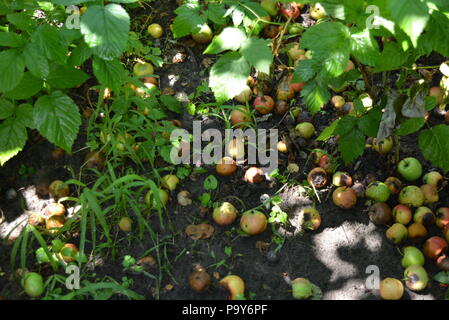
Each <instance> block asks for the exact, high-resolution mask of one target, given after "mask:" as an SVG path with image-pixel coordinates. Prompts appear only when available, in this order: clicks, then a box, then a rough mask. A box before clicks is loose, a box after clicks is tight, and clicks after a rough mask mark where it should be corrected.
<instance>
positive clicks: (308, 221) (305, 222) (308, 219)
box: [302, 208, 321, 231]
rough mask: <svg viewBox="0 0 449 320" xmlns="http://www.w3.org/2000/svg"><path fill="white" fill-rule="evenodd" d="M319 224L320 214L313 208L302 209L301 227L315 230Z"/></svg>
mask: <svg viewBox="0 0 449 320" xmlns="http://www.w3.org/2000/svg"><path fill="white" fill-rule="evenodd" d="M320 225H321V215H320V213H319V212H318V210H316V209H315V208H305V209H304V210H303V219H302V227H303V228H304V229H307V230H312V231H313V230H316V229H318V228H319V227H320Z"/></svg>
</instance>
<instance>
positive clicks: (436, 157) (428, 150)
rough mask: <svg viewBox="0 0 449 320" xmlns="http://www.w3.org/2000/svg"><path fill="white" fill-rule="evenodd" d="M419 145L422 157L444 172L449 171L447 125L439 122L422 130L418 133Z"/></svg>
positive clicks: (448, 131) (448, 135)
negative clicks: (430, 127)
mask: <svg viewBox="0 0 449 320" xmlns="http://www.w3.org/2000/svg"><path fill="white" fill-rule="evenodd" d="M419 147H420V149H421V152H422V154H423V155H424V157H425V158H426V159H427V160H429V161H430V162H431V163H432V164H433V165H434V166H437V167H439V168H441V169H442V170H443V171H444V172H445V173H446V172H448V171H449V157H448V150H449V126H448V125H444V124H440V125H437V126H435V127H433V128H432V129H427V130H423V131H422V132H421V133H420V135H419Z"/></svg>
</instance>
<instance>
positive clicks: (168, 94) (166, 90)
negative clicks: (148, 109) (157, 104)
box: [162, 87, 176, 96]
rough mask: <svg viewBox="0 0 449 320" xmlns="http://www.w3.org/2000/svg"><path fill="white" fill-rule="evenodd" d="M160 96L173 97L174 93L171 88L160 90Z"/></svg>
mask: <svg viewBox="0 0 449 320" xmlns="http://www.w3.org/2000/svg"><path fill="white" fill-rule="evenodd" d="M162 94H163V95H166V96H174V95H175V94H176V91H175V90H174V89H173V88H169V87H167V88H164V89H162Z"/></svg>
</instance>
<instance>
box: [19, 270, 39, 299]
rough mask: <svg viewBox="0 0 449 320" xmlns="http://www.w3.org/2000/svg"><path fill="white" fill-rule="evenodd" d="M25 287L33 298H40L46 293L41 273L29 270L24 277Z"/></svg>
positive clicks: (26, 291)
mask: <svg viewBox="0 0 449 320" xmlns="http://www.w3.org/2000/svg"><path fill="white" fill-rule="evenodd" d="M23 289H24V291H25V293H26V294H27V295H28V296H30V297H31V298H38V297H40V296H41V295H42V293H44V279H43V278H42V276H41V275H40V274H39V273H36V272H28V273H26V274H25V277H24V279H23Z"/></svg>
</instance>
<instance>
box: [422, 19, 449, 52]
mask: <svg viewBox="0 0 449 320" xmlns="http://www.w3.org/2000/svg"><path fill="white" fill-rule="evenodd" d="M448 29H449V16H448V15H447V14H443V13H442V12H438V11H434V12H433V13H432V15H431V16H430V21H429V24H428V26H427V29H426V33H425V34H424V35H423V37H424V38H426V39H427V40H428V41H429V42H430V44H431V46H432V49H434V50H435V51H437V52H439V53H440V54H442V55H444V56H446V57H449V32H447V30H448Z"/></svg>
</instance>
